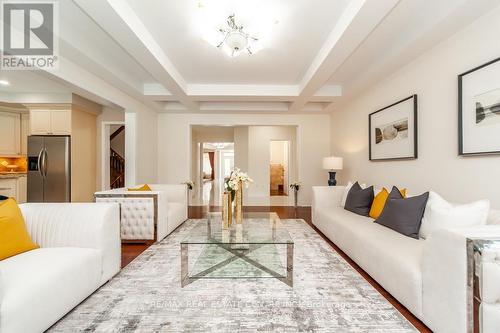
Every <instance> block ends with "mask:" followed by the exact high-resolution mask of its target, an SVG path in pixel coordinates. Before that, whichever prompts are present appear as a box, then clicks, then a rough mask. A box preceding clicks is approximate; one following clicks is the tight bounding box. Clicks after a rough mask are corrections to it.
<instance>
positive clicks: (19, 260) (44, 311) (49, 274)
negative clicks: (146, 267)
mask: <svg viewBox="0 0 500 333" xmlns="http://www.w3.org/2000/svg"><path fill="white" fill-rule="evenodd" d="M20 208H21V211H22V214H23V216H24V219H25V221H26V226H27V229H28V232H29V234H30V236H31V239H32V240H33V241H34V242H35V243H37V244H38V245H40V248H39V249H36V250H32V251H28V252H25V253H21V254H18V255H16V256H13V257H10V258H7V259H4V260H2V261H0V332H2V333H20V332H22V333H32V332H33V333H39V332H43V331H45V330H46V329H48V328H49V327H50V326H51V325H53V324H54V323H55V322H56V321H57V320H59V319H60V318H62V317H63V316H64V315H65V314H66V313H67V312H69V311H70V310H71V309H72V308H74V307H75V306H76V305H78V304H79V303H80V302H81V301H83V300H84V299H85V298H87V297H88V296H89V295H90V294H92V293H93V292H94V291H95V290H96V289H98V288H99V287H100V286H101V285H103V284H104V283H106V282H107V281H108V280H109V279H111V278H112V277H113V276H114V275H115V274H116V273H118V272H119V270H120V263H121V243H120V225H119V208H118V205H114V204H66V203H62V204H23V205H20Z"/></svg>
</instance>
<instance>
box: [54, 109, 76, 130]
mask: <svg viewBox="0 0 500 333" xmlns="http://www.w3.org/2000/svg"><path fill="white" fill-rule="evenodd" d="M50 124H51V131H50V133H51V134H53V135H67V134H71V110H51V111H50Z"/></svg>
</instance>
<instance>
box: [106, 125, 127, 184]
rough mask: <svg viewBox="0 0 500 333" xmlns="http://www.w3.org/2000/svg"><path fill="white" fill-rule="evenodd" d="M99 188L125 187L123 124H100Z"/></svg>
mask: <svg viewBox="0 0 500 333" xmlns="http://www.w3.org/2000/svg"><path fill="white" fill-rule="evenodd" d="M102 126H103V129H102V144H101V148H102V152H101V156H102V161H101V188H102V189H103V190H109V189H115V188H120V187H124V186H125V123H124V122H103V124H102Z"/></svg>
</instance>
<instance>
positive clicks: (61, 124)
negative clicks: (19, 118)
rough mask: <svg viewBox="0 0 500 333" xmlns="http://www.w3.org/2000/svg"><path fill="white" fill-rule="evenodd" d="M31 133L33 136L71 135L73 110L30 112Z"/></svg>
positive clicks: (39, 110)
mask: <svg viewBox="0 0 500 333" xmlns="http://www.w3.org/2000/svg"><path fill="white" fill-rule="evenodd" d="M30 133H31V135H69V134H71V110H69V109H68V110H64V109H63V110H60V109H44V110H42V109H32V110H30Z"/></svg>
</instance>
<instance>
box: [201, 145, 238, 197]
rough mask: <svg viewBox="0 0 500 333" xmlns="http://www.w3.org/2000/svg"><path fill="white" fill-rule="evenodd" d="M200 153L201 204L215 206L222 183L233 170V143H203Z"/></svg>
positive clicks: (222, 189) (221, 190)
mask: <svg viewBox="0 0 500 333" xmlns="http://www.w3.org/2000/svg"><path fill="white" fill-rule="evenodd" d="M202 153H203V156H202V158H201V159H200V160H201V165H200V170H201V175H200V179H202V182H203V184H202V197H203V202H204V203H205V204H210V205H217V204H218V200H219V199H220V197H221V195H222V192H223V191H224V182H225V181H226V179H228V178H229V176H230V175H231V171H232V170H233V168H234V143H233V142H214V143H207V142H204V143H203V144H202Z"/></svg>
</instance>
